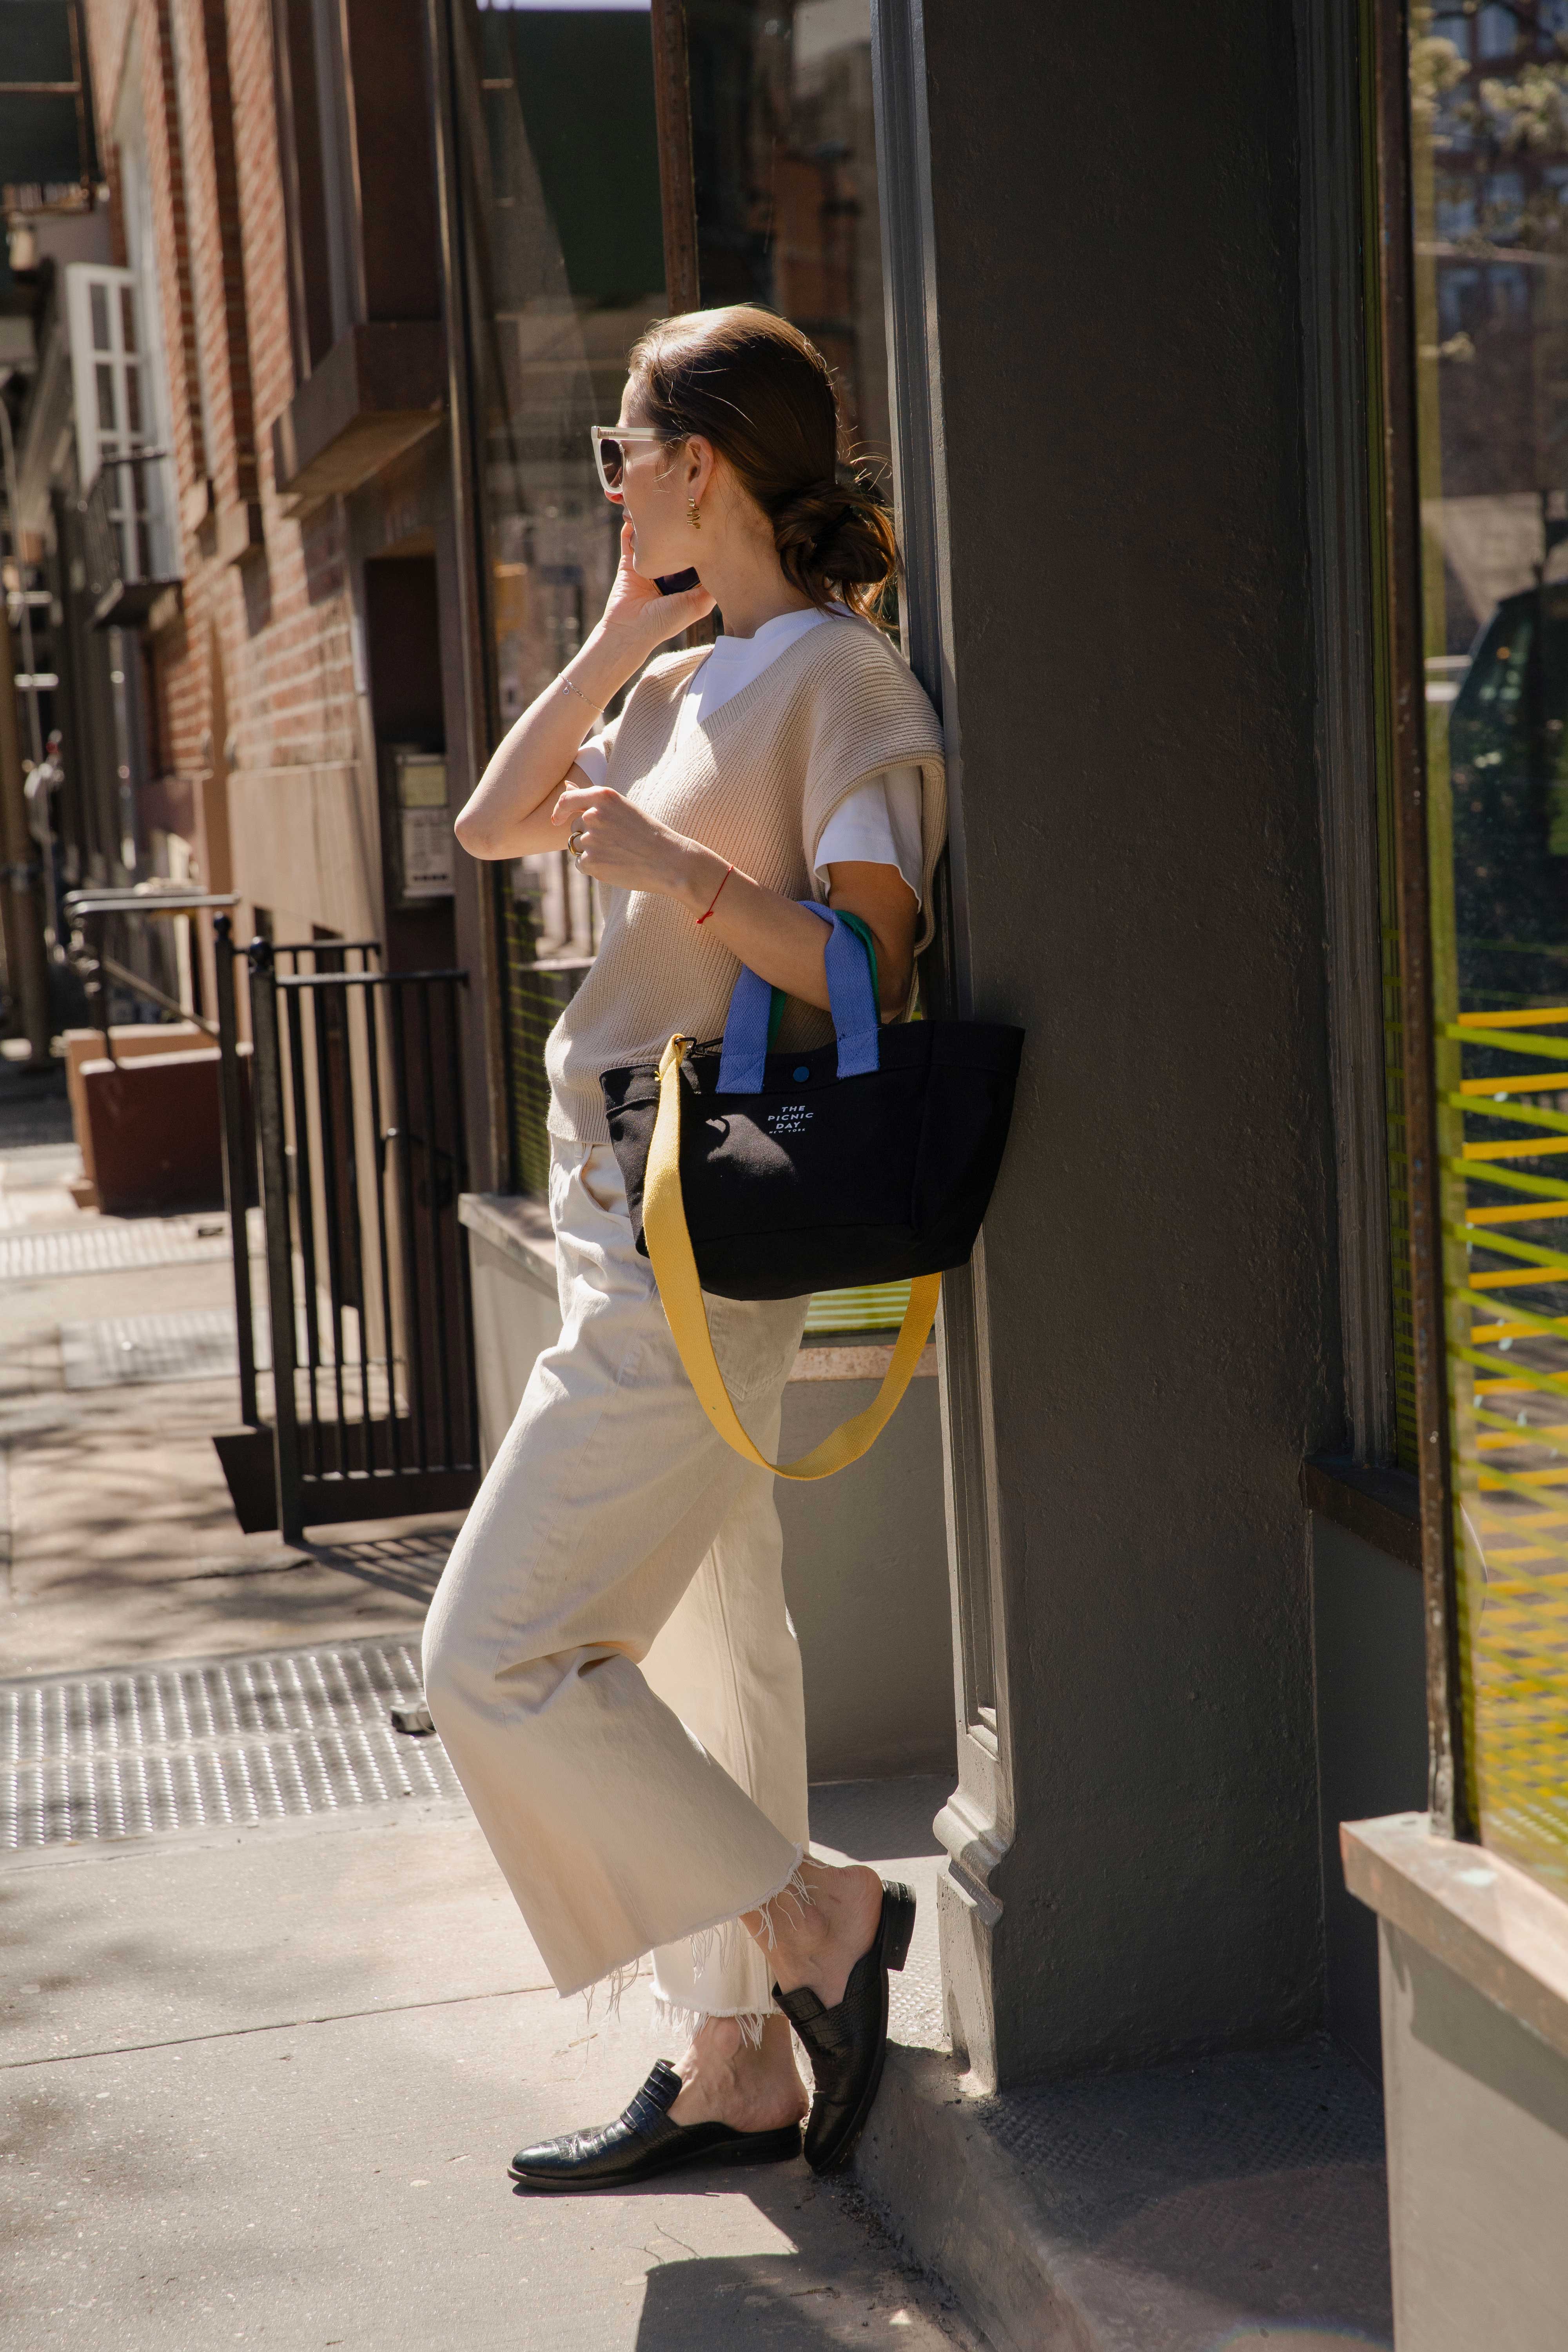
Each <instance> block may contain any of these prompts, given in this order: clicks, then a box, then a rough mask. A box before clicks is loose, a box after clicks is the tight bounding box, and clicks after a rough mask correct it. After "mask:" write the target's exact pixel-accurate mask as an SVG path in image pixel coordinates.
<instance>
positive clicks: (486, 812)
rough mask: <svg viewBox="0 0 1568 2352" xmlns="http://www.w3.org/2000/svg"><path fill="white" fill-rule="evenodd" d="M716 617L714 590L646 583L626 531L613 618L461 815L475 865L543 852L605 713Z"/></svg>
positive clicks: (556, 682) (531, 712) (502, 748)
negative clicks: (557, 796)
mask: <svg viewBox="0 0 1568 2352" xmlns="http://www.w3.org/2000/svg"><path fill="white" fill-rule="evenodd" d="M712 610H713V599H712V597H711V596H710V594H709V593H708V591H707V589H706V588H689V589H686V590H685V591H683V593H681V594H680V595H679V596H661V595H660V594H659V593H658V586H657V584H656V583H655V582H653V581H652V580H640V579H639V578H638V577H637V572H636V571H635V570H634V568H633V565H632V527H631V524H630V522H629V521H628V522H625V523H623V524H622V526H621V560H620V564H619V567H618V569H617V571H616V580H615V585H614V587H613V588H612V589H611V590H610V594H609V601H608V602H607V603H606V604H605V612H604V617H603V619H602V620H600V621H598V622H597V623H596V624H595V626H594V628H593V629H592V630H591V631H590V632H589V635H588V638H587V641H586V643H585V644H584V645H582V646H579V647H578V649H577V651H576V652H575V653H574V655H573V656H572V658H571V660H570V661H569V662H568V663H567V665H566V667H565V668H564V669H563V671H562V673H561V676H560V677H557V678H552V680H551V682H550V684H549V685H548V686H547V687H546V688H545V689H544V691H543V693H542V694H538V695H535V697H534V698H533V700H532V701H531V703H530V704H529V706H528V709H526V710H525V711H524V712H523V714H522V717H521V719H519V720H518V721H517V724H516V725H515V726H514V727H513V728H512V729H511V730H510V732H509V733H508V734H507V736H506V737H505V739H504V740H503V741H502V742H501V743H500V744H499V745H498V747H497V749H496V751H495V752H494V753H493V755H492V757H491V759H490V761H489V765H488V766H487V768H486V769H485V772H484V774H483V775H482V776H481V777H480V778H479V782H478V783H477V784H476V785H475V787H474V790H473V793H472V794H471V795H470V797H469V799H468V803H466V805H465V806H464V807H463V808H462V809H461V810H460V811H459V812H458V820H457V825H456V828H455V829H456V832H457V835H458V840H459V841H460V842H461V843H462V845H463V847H464V848H465V849H466V850H467V851H468V854H469V856H471V857H524V856H528V855H529V854H530V853H531V851H533V850H536V849H539V848H541V847H542V846H543V844H542V843H541V841H540V839H539V837H538V836H539V833H540V830H541V828H542V824H543V817H542V810H543V805H544V803H545V802H546V801H548V800H549V799H551V798H552V795H553V794H554V793H557V792H558V791H559V790H560V788H561V785H562V783H563V782H564V780H565V778H566V776H567V774H568V772H569V771H570V770H571V767H572V764H573V762H574V760H575V759H576V757H577V753H578V751H579V750H580V749H581V747H582V743H583V739H584V736H585V735H586V734H587V732H588V730H589V729H590V727H592V726H593V724H594V722H595V719H596V718H597V717H598V714H599V713H600V711H602V710H603V709H604V708H605V704H606V703H608V702H610V701H612V700H613V699H614V698H615V697H616V695H617V694H618V693H619V692H620V690H621V688H622V687H623V686H625V685H626V682H627V680H628V679H629V678H631V677H635V675H636V674H637V671H638V670H639V669H640V668H641V667H642V666H643V664H644V662H645V661H647V657H648V656H649V655H650V654H651V653H652V652H653V651H654V649H655V647H656V646H661V645H662V644H663V643H664V641H665V639H666V637H673V636H676V635H679V632H680V631H681V630H682V629H689V628H690V626H691V625H692V624H693V622H695V621H701V620H705V619H706V618H707V616H708V614H710V612H711V611H712ZM546 837H547V838H548V837H549V835H548V834H547V835H546ZM605 878H610V877H605ZM617 878H618V877H617ZM631 887H633V888H640V887H651V886H647V885H642V884H633V885H632V886H631Z"/></svg>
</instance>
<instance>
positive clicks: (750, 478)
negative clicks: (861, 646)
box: [630, 303, 899, 619]
mask: <svg viewBox="0 0 1568 2352" xmlns="http://www.w3.org/2000/svg"><path fill="white" fill-rule="evenodd" d="M630 372H631V378H632V383H633V385H634V387H635V389H636V393H637V403H638V407H639V409H640V410H641V411H642V412H644V413H646V415H647V422H648V423H649V424H650V425H655V426H657V427H658V429H659V431H660V432H661V433H664V434H666V435H668V437H669V438H670V439H671V440H679V439H681V438H684V437H685V436H688V435H689V434H694V433H695V434H700V435H701V436H702V437H703V439H704V440H707V441H710V442H711V443H712V445H713V446H714V448H715V449H717V450H718V451H720V453H721V455H722V456H723V457H727V458H728V459H729V461H730V464H731V466H732V467H734V469H735V472H736V474H737V475H738V476H739V478H740V480H741V483H742V487H743V488H745V489H746V490H747V491H748V492H749V493H750V495H751V496H752V498H753V499H755V500H756V502H757V504H758V506H760V507H761V508H762V509H763V513H764V514H765V515H766V516H767V517H768V519H769V520H770V521H771V522H772V524H773V544H774V545H775V547H776V548H777V549H778V554H779V562H780V563H781V564H782V565H783V567H784V577H785V579H786V580H788V581H789V583H790V584H791V586H792V587H795V588H797V589H798V590H799V591H800V593H801V594H802V595H803V596H808V597H809V598H810V599H811V602H812V603H813V604H816V606H817V607H818V608H819V610H826V607H827V606H828V605H830V604H847V605H848V606H849V608H850V609H851V611H853V612H857V613H861V614H865V615H866V616H867V617H868V619H876V618H877V617H878V614H879V608H880V606H881V604H882V600H883V596H884V593H885V592H886V591H887V589H888V588H889V586H891V585H892V584H893V583H894V582H896V580H897V578H898V573H899V552H898V543H897V541H896V540H895V539H894V536H893V525H892V518H891V517H890V515H889V512H888V509H887V507H886V506H885V505H884V503H883V502H882V500H881V499H879V497H878V495H877V492H876V490H875V489H874V488H873V487H872V485H871V484H870V483H869V482H868V481H867V480H866V479H865V478H863V477H862V476H860V475H859V474H857V473H855V472H854V471H853V470H852V469H851V468H850V467H849V466H848V464H847V460H846V459H845V457H844V456H843V454H842V447H841V444H842V425H841V422H840V418H839V414H838V399H837V393H836V392H835V390H834V384H833V377H832V374H831V373H830V371H829V369H828V365H827V362H826V360H825V359H824V358H823V356H822V353H821V352H819V351H818V350H817V348H816V344H815V343H813V342H811V341H809V340H808V338H807V337H806V336H805V335H803V334H802V333H801V331H800V330H799V328H798V327H794V326H791V324H790V322H789V320H787V319H780V318H776V317H775V316H774V315H773V312H772V311H771V310H754V309H752V307H751V306H750V305H749V304H746V303H736V304H734V305H732V306H731V307H730V308H729V309H726V310H689V311H687V312H685V313H684V314H682V315H681V316H679V317H677V318H673V319H661V320H658V323H657V324H656V325H654V326H652V327H650V328H649V329H648V331H647V333H646V334H645V335H644V336H642V337H641V338H640V340H639V341H637V343H636V344H635V345H634V346H633V348H632V352H631V359H630Z"/></svg>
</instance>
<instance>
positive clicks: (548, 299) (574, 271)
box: [456, 0, 665, 1192]
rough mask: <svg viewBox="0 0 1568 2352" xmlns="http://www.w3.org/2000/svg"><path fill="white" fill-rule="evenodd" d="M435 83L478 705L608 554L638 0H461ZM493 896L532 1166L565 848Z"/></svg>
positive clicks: (659, 276) (600, 578)
mask: <svg viewBox="0 0 1568 2352" xmlns="http://www.w3.org/2000/svg"><path fill="white" fill-rule="evenodd" d="M457 51H458V58H457V84H458V87H457V91H456V101H457V107H458V121H459V125H460V132H461V135H460V139H459V152H460V153H461V156H462V163H463V170H464V176H465V181H466V183H467V185H466V190H465V194H466V196H467V203H466V205H465V213H466V229H467V235H468V271H469V300H470V311H471V316H472V317H473V319H474V321H475V328H476V341H477V344H478V349H477V351H476V352H475V362H476V375H477V378H478V382H477V384H476V408H477V417H476V435H477V438H478V440H479V464H480V468H481V478H482V502H483V509H484V512H483V521H484V530H485V536H486V545H487V552H488V559H489V562H488V587H489V617H490V637H491V654H492V658H493V664H494V671H493V677H494V695H495V709H496V714H497V717H498V719H499V721H500V728H501V730H504V729H506V728H507V727H509V726H510V724H511V722H512V720H513V719H516V718H517V717H518V716H519V715H520V713H521V712H522V711H523V710H525V709H527V707H528V705H529V704H530V703H531V701H532V699H533V698H534V696H535V695H536V694H538V693H539V692H540V691H541V689H542V688H543V687H545V686H547V685H548V684H549V683H550V681H551V679H552V677H554V676H555V674H556V672H557V671H558V670H559V669H560V668H561V667H562V665H563V663H564V662H566V661H569V660H570V658H571V656H573V654H574V653H575V652H576V650H577V648H578V646H580V645H581V644H582V642H583V639H584V636H585V635H586V634H587V632H588V630H589V629H590V628H591V627H592V626H593V625H594V622H595V620H596V619H597V617H598V614H599V613H600V612H601V611H602V609H603V607H604V603H605V597H606V596H607V595H608V593H609V590H610V583H611V581H612V579H613V578H614V575H615V567H616V553H617V537H618V516H617V514H616V511H615V510H614V509H612V508H610V507H609V506H608V505H607V504H606V503H605V499H604V497H603V496H602V494H601V492H600V490H599V487H598V483H597V480H596V478H595V472H594V464H593V458H592V454H591V451H590V447H589V442H588V428H589V426H590V425H595V424H602V423H605V422H606V421H608V420H609V419H612V418H613V417H615V416H616V415H617V414H618V412H619V406H620V396H621V386H622V384H623V383H624V381H625V377H626V352H627V350H628V349H629V347H630V346H631V344H632V343H633V342H635V341H636V340H637V336H638V335H639V334H640V333H641V332H642V331H643V329H644V328H645V327H646V326H647V324H648V323H649V321H650V320H653V319H656V318H658V317H659V316H661V315H662V313H663V311H664V309H665V297H664V257H663V253H664V247H663V223H662V217H661V214H660V209H659V184H658V140H657V134H656V130H655V122H654V100H653V54H652V46H651V41H650V37H649V25H648V15H647V8H646V6H645V7H642V8H637V7H582V6H578V7H539V6H534V5H528V0H524V5H511V6H495V5H479V0H462V5H461V6H460V8H459V13H458V44H457ZM510 883H511V887H510V890H509V891H508V892H507V893H506V896H505V899H504V914H505V928H506V949H507V966H508V986H509V1003H508V1024H507V1025H508V1033H509V1044H510V1077H511V1113H512V1144H513V1154H514V1160H515V1164H516V1168H517V1172H518V1178H519V1181H521V1183H522V1184H523V1186H524V1187H525V1188H526V1189H527V1190H529V1191H531V1192H543V1191H544V1190H545V1188H546V1183H547V1180H548V1170H549V1145H548V1141H547V1139H546V1135H545V1128H544V1114H545V1110H546V1108H547V1106H548V1090H547V1087H546V1085H545V1079H544V1069H543V1047H544V1040H545V1037H546V1036H547V1035H548V1034H549V1031H550V1029H551V1027H552V1024H553V1023H554V1021H555V1018H556V1016H557V1014H558V1013H559V1012H560V1010H561V1008H562V1006H563V1004H564V1003H566V1002H567V1000H568V998H569V997H570V996H571V994H572V992H573V991H574V988H575V987H576V985H577V983H578V982H579V981H580V979H581V977H582V974H583V971H584V970H585V968H586V965H587V963H588V961H589V960H590V959H591V957H592V954H593V950H594V945H595V929H596V926H595V908H594V904H593V894H592V891H591V889H590V886H589V885H588V883H587V881H586V880H585V879H584V877H582V876H580V875H579V874H578V873H577V872H576V870H575V868H574V866H573V865H572V862H571V860H570V859H569V858H567V857H565V856H560V855H554V854H552V855H550V856H542V857H528V858H524V859H522V860H521V861H520V862H519V864H518V866H515V867H514V868H513V869H512V873H511V877H510Z"/></svg>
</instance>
